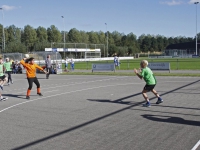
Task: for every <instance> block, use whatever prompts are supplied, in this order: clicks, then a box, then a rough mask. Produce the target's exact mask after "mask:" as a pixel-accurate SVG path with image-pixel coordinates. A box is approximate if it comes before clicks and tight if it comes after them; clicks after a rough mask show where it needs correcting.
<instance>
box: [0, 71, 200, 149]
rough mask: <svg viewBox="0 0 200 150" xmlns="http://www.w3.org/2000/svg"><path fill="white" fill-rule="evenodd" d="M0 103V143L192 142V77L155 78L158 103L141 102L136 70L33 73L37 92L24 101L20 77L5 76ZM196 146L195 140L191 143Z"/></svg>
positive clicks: (163, 145)
mask: <svg viewBox="0 0 200 150" xmlns="http://www.w3.org/2000/svg"><path fill="white" fill-rule="evenodd" d="M12 77H13V79H14V84H12V85H10V86H6V85H5V86H4V91H3V95H4V96H7V97H9V99H8V100H7V101H4V102H0V143H1V146H0V149H1V150H7V149H26V150H50V149H51V150H95V149H97V150H191V149H192V148H196V147H198V146H199V144H200V142H199V140H200V91H199V90H200V78H197V77H157V80H158V85H157V86H156V88H155V89H156V90H157V91H158V93H159V94H160V95H161V96H162V98H163V99H164V103H162V104H159V105H156V104H155V103H156V101H157V99H156V98H155V97H154V95H153V94H152V93H148V95H149V97H150V98H151V103H152V107H151V108H145V107H142V103H144V100H143V97H142V95H141V90H142V89H143V87H144V85H145V83H144V82H143V81H141V80H139V78H137V77H136V76H132V77H131V76H75V75H72V76H70V75H67V76H65V75H51V76H50V79H45V75H44V74H39V75H38V78H39V82H40V84H41V92H42V93H43V95H44V96H43V97H39V96H37V95H36V87H35V85H34V87H33V90H32V92H31V99H30V100H26V99H25V95H26V90H27V87H28V83H27V80H26V78H25V75H24V74H22V75H19V74H16V75H12ZM197 149H200V146H199V147H198V148H197Z"/></svg>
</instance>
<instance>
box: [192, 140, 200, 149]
mask: <svg viewBox="0 0 200 150" xmlns="http://www.w3.org/2000/svg"><path fill="white" fill-rule="evenodd" d="M199 145H200V140H199V141H198V142H197V143H196V145H195V146H194V147H193V148H192V149H191V150H196V149H197V148H198V147H199Z"/></svg>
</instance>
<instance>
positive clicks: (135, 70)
mask: <svg viewBox="0 0 200 150" xmlns="http://www.w3.org/2000/svg"><path fill="white" fill-rule="evenodd" d="M134 72H135V74H136V75H137V76H138V77H139V78H140V79H142V76H141V75H140V74H139V73H138V70H137V69H134Z"/></svg>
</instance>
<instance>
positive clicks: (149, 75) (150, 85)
mask: <svg viewBox="0 0 200 150" xmlns="http://www.w3.org/2000/svg"><path fill="white" fill-rule="evenodd" d="M147 66H148V61H147V60H142V61H141V62H140V67H141V69H139V71H138V70H137V69H134V72H135V74H136V75H137V76H138V77H139V78H140V79H144V81H145V82H146V85H145V87H144V89H143V91H142V95H143V97H144V99H145V100H146V103H145V104H143V106H144V107H151V103H150V101H149V98H148V96H147V94H146V93H147V92H149V91H151V92H153V94H154V95H155V96H156V97H157V98H158V100H157V102H156V104H160V103H162V102H163V99H162V98H161V97H160V96H159V94H158V93H157V92H156V90H155V89H154V88H155V86H156V83H157V81H156V78H155V76H154V75H153V72H152V71H151V69H150V68H148V67H147Z"/></svg>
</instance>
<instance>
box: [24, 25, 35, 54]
mask: <svg viewBox="0 0 200 150" xmlns="http://www.w3.org/2000/svg"><path fill="white" fill-rule="evenodd" d="M24 42H25V44H26V46H27V51H33V50H34V45H35V43H36V42H37V33H36V31H35V29H34V28H33V27H31V26H30V25H27V26H25V27H24Z"/></svg>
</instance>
